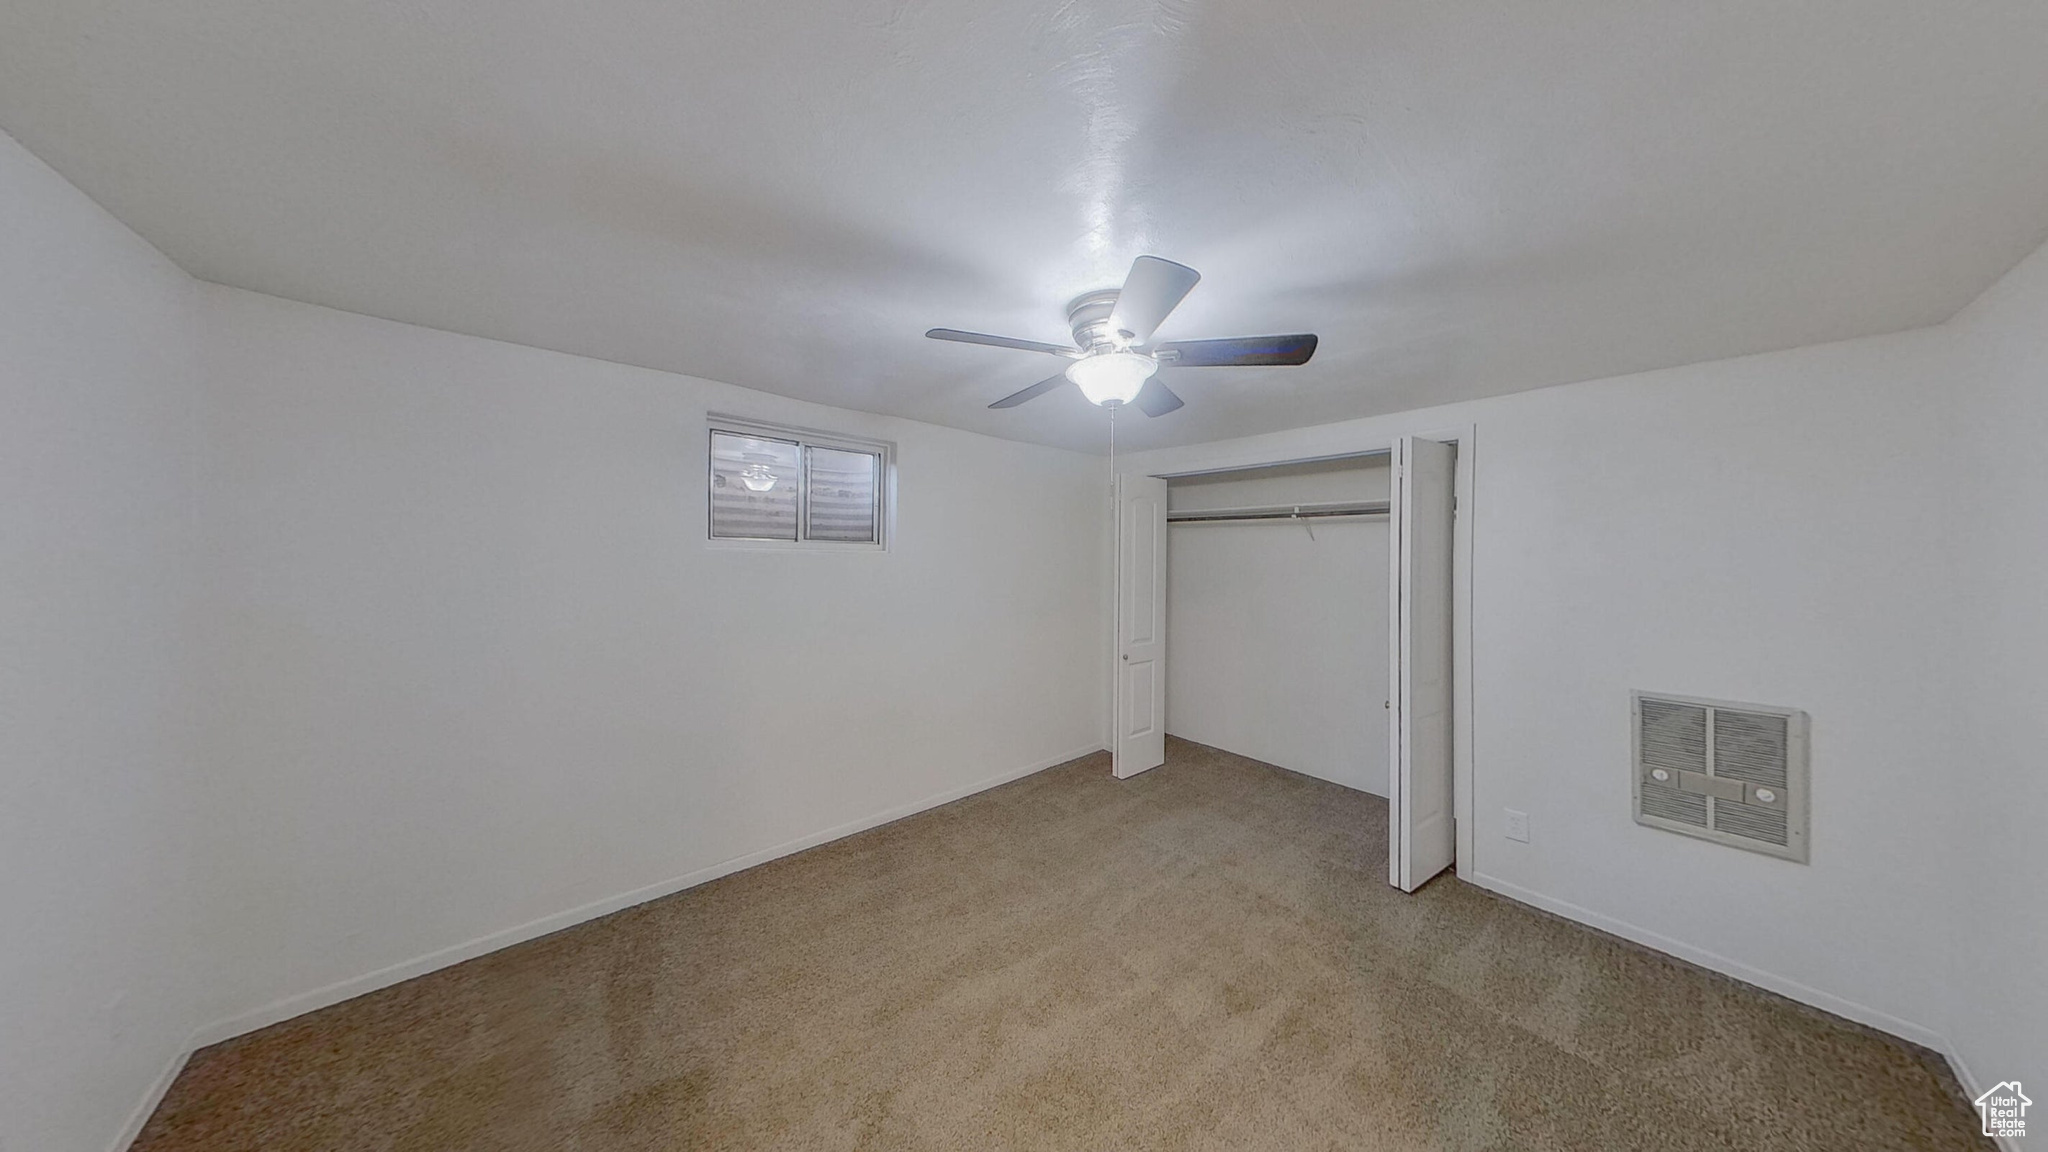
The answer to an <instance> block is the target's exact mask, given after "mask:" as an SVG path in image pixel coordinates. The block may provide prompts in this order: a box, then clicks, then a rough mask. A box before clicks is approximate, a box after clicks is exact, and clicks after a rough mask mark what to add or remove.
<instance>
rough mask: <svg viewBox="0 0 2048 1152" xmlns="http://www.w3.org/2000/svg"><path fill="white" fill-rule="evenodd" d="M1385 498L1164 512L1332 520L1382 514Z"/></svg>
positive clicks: (1219, 518) (1211, 517)
mask: <svg viewBox="0 0 2048 1152" xmlns="http://www.w3.org/2000/svg"><path fill="white" fill-rule="evenodd" d="M1388 508H1389V505H1388V503H1387V502H1386V501H1385V500H1367V501H1360V502H1353V503H1347V504H1269V505H1265V506H1262V507H1258V508H1202V509H1188V510H1185V511H1181V512H1168V513H1167V514H1166V522H1167V523H1169V524H1190V523H1210V524H1213V523H1220V522H1224V521H1230V520H1332V519H1336V518H1339V517H1351V516H1385V515H1386V514H1387V511H1388Z"/></svg>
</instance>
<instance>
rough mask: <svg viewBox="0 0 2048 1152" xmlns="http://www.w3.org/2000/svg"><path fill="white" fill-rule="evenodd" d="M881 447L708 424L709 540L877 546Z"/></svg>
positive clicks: (885, 479)
mask: <svg viewBox="0 0 2048 1152" xmlns="http://www.w3.org/2000/svg"><path fill="white" fill-rule="evenodd" d="M891 455H892V450H891V446H890V445H888V444H884V443H880V442H875V441H865V440H854V439H850V438H847V437H841V436H832V435H827V434H823V433H815V432H808V431H804V430H801V429H795V428H778V427H774V426H772V425H762V424H752V423H743V422H739V421H728V420H719V419H715V418H714V419H713V421H712V423H711V501H710V515H711V538H712V539H713V540H733V541H752V542H757V543H761V542H776V543H783V544H797V545H801V544H816V545H819V546H821V547H835V548H844V547H862V546H865V547H868V548H880V547H882V546H883V543H884V530H885V523H884V522H885V520H886V519H887V511H888V499H887V493H888V484H889V461H890V457H891Z"/></svg>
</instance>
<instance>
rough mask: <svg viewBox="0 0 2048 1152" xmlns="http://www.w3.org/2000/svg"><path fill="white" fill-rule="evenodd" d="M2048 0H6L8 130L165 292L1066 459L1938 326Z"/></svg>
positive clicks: (2013, 238)
mask: <svg viewBox="0 0 2048 1152" xmlns="http://www.w3.org/2000/svg"><path fill="white" fill-rule="evenodd" d="M2044 61H2048V3H2041V2H2040V0H2010V2H2000V0H1981V2H1980V0H1970V2H1968V3H1959V2H1931V0H1799V2H1797V3H1786V2H1785V0H1750V2H1736V0H1715V2H1712V3H1700V2H1698V0H1684V2H1674V3H1651V2H1645V0H1626V2H1614V3H1596V2H1587V0H1572V2H1554V3H1537V2H1532V0H1504V2H1500V3H1458V2H1449V0H1413V2H1401V3H1389V2H1359V0H1287V2H1284V3H1280V2H1274V0H1257V2H1255V0H1151V2H1139V0H1060V2H1058V3H1045V2H1028V3H1005V2H1001V0H983V2H981V3H972V4H970V3H952V2H943V0H832V2H826V0H776V2H764V0H682V2H667V3H658V2H655V0H599V2H597V3H567V2H559V3H537V2H534V0H509V2H499V3H488V4H479V3H475V2H473V0H320V2H318V3H314V2H311V0H9V2H8V3H7V4H6V5H5V6H4V7H0V126H4V127H5V128H6V129H7V130H8V131H10V132H12V133H13V134H15V135H16V136H17V137H18V138H19V139H20V140H21V141H22V142H23V143H25V144H26V145H28V146H29V147H30V148H31V149H32V150H34V151H35V152H36V153H37V154H38V155H40V156H42V157H43V158H45V159H46V160H48V161H49V162H50V163H51V164H53V165H54V166H55V167H56V168H58V169H59V170H60V171H62V172H63V173H64V174H65V175H67V176H69V177H70V178H71V179H72V180H74V181H75V182H77V183H78V184H79V185H80V186H82V187H83V188H84V189H85V190H86V191H87V192H89V193H91V194H92V195H93V196H94V197H96V198H97V199H98V200H99V201H100V202H101V203H103V204H105V205H106V206H107V207H108V208H110V209H111V210H112V211H113V212H114V213H115V214H116V215H118V216H120V217H121V218H122V219H123V220H125V221H127V222H128V223H129V224H131V225H132V226H134V227H135V228H136V229H137V230H138V231H140V232H141V233H142V234H143V235H144V236H146V237H148V238H149V239H150V240H151V241H153V242H155V243H156V244H157V245H159V246H160V247H162V248H163V249H164V250H165V251H166V252H168V253H169V254H170V255H171V256H172V257H173V258H174V259H176V260H178V261H179V262H180V263H181V264H183V265H184V266H185V267H186V268H187V269H189V270H190V271H192V272H193V273H194V274H196V275H198V276H200V277H203V278H205V279H209V280H216V281H220V282H222V283H226V284H234V285H239V286H241V287H245V288H253V289H256V290H259V291H263V292H271V293H275V294H277V295H280V296H287V297H292V298H294V299H299V300H307V301H312V302H315V303H320V304H327V305H332V306H334V307H337V308H345V309H351V310H354V311H358V312H367V313H371V314H374V315H379V316H388V317H392V318H396V319H400V320H406V321H411V322H414V323H418V324H425V325H430V326H433V327H437V328H447V329H452V330H454V331H458V332H469V333H474V334H477V335H481V336H490V337H496V338H499V339H504V340H512V341H517V342H520V343H524V344H533V345H539V346H542V347H547V348H555V349H561V350H564V351H569V352H577V353H582V354H585V355H590V356H598V357H604V358H607V359H611V360H619V361H625V362H627V363H633V364H642V365H648V366H652V367H658V368H666V369H672V370H675V371H679V372H686V373H691V374H694V375H699V376H708V377H713V378H716V379H720V380H727V381H731V382H733V383H736V384H744V385H748V386H750V387H755V388H761V389H766V390H768V391H771V392H781V393H785V394H788V395H792V396H800V397H803V398H805V399H811V400H819V401H824V402H826V403H831V404H839V405H844V406H848V407H853V408H861V409H868V410H872V411H877V412H889V413H895V414H899V415H904V416H911V417H916V418H919V419H924V420H930V421H934V422H937V423H941V424H950V425H955V426H958V427H962V428H971V429H976V430H979V431H985V432H991V433H994V434H996V435H1000V436H1008V437H1012V438H1016V439H1023V440H1034V441H1039V442H1043V443H1049V444H1061V445H1067V446H1072V447H1080V448H1085V449H1088V450H1093V451H1099V450H1100V449H1101V442H1102V414H1101V412H1100V411H1099V410H1096V409H1091V408H1089V407H1088V406H1087V405H1086V403H1085V402H1084V401H1082V400H1081V399H1080V397H1079V396H1078V394H1076V393H1075V391H1074V390H1072V389H1062V390H1060V391H1058V392H1055V393H1053V394H1052V395H1049V396H1047V397H1044V398H1042V399H1040V400H1037V401H1034V402H1033V403H1031V404H1028V405H1026V406H1024V407H1022V408H1018V409H1015V410H1011V411H1001V412H992V411H989V410H987V409H986V408H985V407H984V405H986V404H987V403H988V402H989V401H991V400H993V399H995V398H997V397H999V396H1002V395H1004V394H1005V393H1008V392H1011V391H1014V390H1016V389H1018V388H1021V387H1023V386H1024V385H1026V384H1029V383H1031V382H1033V381H1035V380H1037V379H1040V378H1041V377H1044V376H1047V375H1050V374H1051V373H1052V372H1053V371H1056V370H1057V368H1058V367H1059V366H1060V362H1059V361H1055V360H1052V359H1050V358H1046V357H1039V356H1034V355H1030V354H1026V353H1019V352H1005V351H999V350H995V349H989V348H977V347H965V346H951V345H943V344H939V343H936V342H932V341H927V340H925V339H923V338H922V335H921V334H922V333H923V331H924V330H925V329H926V328H927V327H931V326H933V325H946V326H952V327H958V328H970V329H980V330H984V331H991V332H999V333H1005V334H1012V335H1019V336H1026V337H1035V338H1039V339H1044V340H1049V341H1054V342H1065V341H1066V339H1067V337H1066V332H1065V325H1064V323H1063V319H1062V312H1061V308H1062V305H1063V304H1064V302H1065V301H1066V300H1067V299H1068V298H1069V297H1071V296H1073V295H1075V294H1076V293H1079V292H1081V291H1083V290H1086V289H1091V288H1097V287H1109V286H1114V285H1115V284H1116V283H1117V282H1118V281H1119V280H1120V279H1121V278H1122V274H1123V271H1124V269H1125V268H1126V266H1127V265H1128V264H1129V262H1130V260H1131V258H1132V257H1133V256H1134V255H1136V254H1138V253H1144V252H1151V253H1157V254H1159V255H1162V256H1165V257H1168V258H1170V259H1173V260H1177V261H1180V262H1182V263H1186V264H1191V265H1193V266H1194V267H1196V268H1198V269H1200V270H1201V271H1202V273H1203V274H1204V277H1205V279H1204V280H1203V282H1202V284H1201V286H1200V287H1198V288H1197V289H1196V290H1195V293H1194V295H1193V296H1191V297H1190V298H1189V300H1188V302H1187V303H1186V304H1185V305H1184V306H1183V307H1182V309H1181V311H1180V312H1179V313H1177V314H1176V315H1175V316H1174V317H1173V318H1172V319H1170V320H1169V321H1168V322H1167V325H1166V326H1165V327H1164V328H1163V329H1162V330H1161V332H1160V335H1161V337H1162V338H1169V339H1170V338H1185V337H1203V336H1229V335H1241V334H1256V333H1265V332H1282V331H1303V330H1306V331H1313V332H1317V333H1319V334H1321V336H1322V348H1321V351H1320V352H1319V353H1318V354H1317V356H1316V359H1315V361H1314V362H1313V363H1312V364H1310V365H1308V366H1307V367H1303V368H1265V369H1235V370H1226V369H1184V370H1181V371H1179V372H1176V373H1173V374H1172V375H1171V377H1170V381H1171V383H1172V385H1173V386H1174V387H1175V388H1176V389H1177V390H1178V391H1179V392H1180V393H1181V394H1182V395H1183V396H1184V397H1186V399H1187V402H1188V404H1187V407H1186V408H1184V409H1182V410H1180V411H1179V412H1176V413H1173V414H1171V415H1169V416H1166V417H1162V418H1160V419H1157V420H1150V421H1148V420H1144V419H1142V418H1138V417H1136V416H1135V415H1134V417H1133V418H1132V419H1130V420H1128V421H1120V422H1119V424H1120V427H1119V433H1120V439H1121V440H1122V441H1123V442H1124V443H1127V444H1130V445H1133V446H1140V447H1148V446H1155V445H1161V444H1177V443H1189V442H1194V441H1200V440H1208V439H1215V438H1219V437H1224V436H1231V435H1240V434H1245V433H1251V432H1259V431H1267V430H1272V429H1278V428H1285V427H1291V426H1297V425H1302V424H1311V423H1317V422H1321V421H1326V420H1332V419H1341V418H1346V417H1353V416H1362V415H1368V414H1372V413H1378V412H1386V411H1393V410H1398V409H1403V408H1412V407H1417V406H1421V405H1426V404H1432V403H1438V402H1443V401H1448V400H1454V399H1460V398H1466V397H1473V396H1482V395H1488V394H1495V393H1501V392H1509V391H1515V390H1519V389H1524V388H1533V387H1538V386H1541V385H1546V384H1553V383H1559V382H1562V381H1567V380H1575V379H1586V378H1590V377H1598V376H1604V375H1611V374H1615V373H1620V372H1626V371H1633V370H1637V369H1643V368H1649V367H1656V366H1662V365H1670V364H1678V363H1684V362H1689V361H1696V360H1704V359H1711V358H1715V357H1722V356H1730V355H1735V354H1740V353H1746V352H1754V351H1762V350H1766V349H1772V348H1780V347H1786V346H1790V345H1797V344H1806V343H1813V342H1817V341H1824V340H1830V339H1837V338H1842V337H1849V336H1856V335H1861V334H1866V333H1873V332H1880V331H1888V330H1894V329H1899V328H1904V327H1910V326H1914V325H1919V324H1925V323H1931V322H1935V321H1939V320H1941V319H1943V318H1945V317H1947V316H1948V315H1949V314H1950V313H1952V312H1953V311H1954V310H1955V309H1956V308H1958V307H1960V306H1961V305H1962V304H1963V303H1965V302H1967V301H1968V300H1969V299H1970V298H1971V297H1972V296H1973V295H1975V294H1976V293H1977V292H1978V291H1979V290H1981V289H1982V288H1983V287H1985V286H1986V285H1987V284H1988V283H1990V282H1991V281H1992V280H1993V279H1995V278H1996V277H1997V276H1998V275H1999V274H2000V273H2001V272H2003V271H2004V270H2005V269H2006V268H2008V267H2009V266H2011V265H2012V264H2013V263H2014V262H2016V261H2017V260H2018V259H2019V258H2020V257H2021V256H2023V255H2025V254H2026V253H2027V252H2028V251H2029V250H2031V249H2032V248H2033V247H2034V246H2036V245H2037V244H2038V243H2040V242H2041V241H2042V239H2043V238H2044V234H2048V65H2044V63H2043V62H2044Z"/></svg>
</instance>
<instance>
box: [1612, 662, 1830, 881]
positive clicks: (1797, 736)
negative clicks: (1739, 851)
mask: <svg viewBox="0 0 2048 1152" xmlns="http://www.w3.org/2000/svg"><path fill="white" fill-rule="evenodd" d="M1632 712H1633V714H1634V716H1633V721H1634V722H1633V725H1632V727H1633V728H1634V731H1635V813H1636V823H1638V824H1645V825H1648V826H1649V827H1652V828H1662V829H1664V830H1665V831H1668V832H1677V833H1680V834H1682V835H1686V836H1697V837H1699V838H1700V839H1702V840H1712V841H1713V842H1715V843H1716V844H1727V845H1730V846H1731V847H1735V848H1747V849H1749V850H1750V851H1752V852H1763V853H1766V854H1768V855H1771V856H1781V857H1783V858H1785V859H1787V860H1796V861H1798V862H1799V863H1801V864H1804V863H1806V802H1807V748H1806V726H1807V721H1806V713H1804V712H1801V711H1798V710H1797V709H1793V708H1774V707H1771V706H1769V705H1765V704H1735V703H1731V702H1729V701H1726V700H1703V699H1699V698H1698V697H1693V696H1667V695H1664V694H1662V693H1651V692H1637V693H1634V699H1633V708H1632Z"/></svg>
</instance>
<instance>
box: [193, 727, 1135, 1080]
mask: <svg viewBox="0 0 2048 1152" xmlns="http://www.w3.org/2000/svg"><path fill="white" fill-rule="evenodd" d="M1100 751H1102V747H1101V746H1100V745H1090V746H1089V747H1086V748H1082V749H1080V750H1078V751H1074V752H1067V753H1063V754H1061V755H1058V756H1054V757H1052V758H1051V759H1049V760H1041V761H1039V762H1038V763H1035V764H1029V765H1026V766H1024V767H1022V768H1014V769H1011V770H1010V771H1008V772H1003V773H1000V774H998V775H995V776H991V777H989V778H987V779H985V780H979V781H976V782H974V783H972V784H964V785H961V786H960V787H957V788H948V789H946V790H945V791H943V792H939V793H936V794H934V795H931V796H927V797H925V798H923V799H921V800H915V801H912V802H911V803H908V804H899V805H897V806H896V807H894V808H889V809H886V810H884V811H881V812H876V813H873V814H872V815H868V816H863V817H861V818H860V819H858V820H849V821H847V822H846V823H844V824H838V825H834V826H833V827H830V828H825V829H822V830H820V831H817V832H813V833H811V834H810V835H808V836H800V837H798V838H797V839H795V840H791V841H789V842H787V843H784V844H778V845H776V846H775V847H773V848H763V849H761V850H760V851H758V852H749V853H747V854H746V855H744V856H735V857H733V858H732V859H730V860H724V861H720V862H719V863H717V864H713V865H711V866H710V867H708V868H699V869H697V870H696V871H694V872H688V873H685V874H683V875H681V876H677V877H675V878H673V879H670V880H663V881H661V882H660V883H657V884H649V885H647V886H646V887H644V888H636V889H634V890H632V891H630V892H623V893H620V894H619V895H617V896H610V897H606V898H605V899H603V900H597V901H593V902H591V903H589V904H585V905H583V906H581V907H579V908H571V909H569V910H567V911H565V912H557V913H555V914H553V915H551V916H543V917H541V918H540V919H538V920H533V921H529V922H528V923H525V924H521V925H518V926H517V927H514V928H506V929H504V930H502V931H498V932H493V933H490V934H489V935H486V936H479V937H477V938H476V939H474V940H468V941H465V942H463V943H461V944H455V945H451V946H450V947H447V948H442V949H440V950H438V951H435V952H429V953H427V954H426V955H424V956H419V957H415V958H414V959H411V960H406V961H403V962H401V963H397V964H393V965H390V966H389V967H386V968H380V969H378V970H376V971H375V972H370V973H366V974H364V975H362V976H357V977H354V978H352V979H348V980H343V981H339V982H337V983H334V984H329V985H327V986H326V987H324V988H316V989H314V990H312V991H311V992H302V993H300V994H299V995H296V996H288V997H286V998H284V999H282V1000H276V1001H273V1002H271V1003H269V1004H265V1005H263V1006H262V1007H260V1008H255V1009H252V1010H250V1011H247V1012H243V1013H240V1014H239V1015H236V1016H231V1017H229V1018H227V1019H225V1020H220V1021H216V1022H215V1023H213V1024H210V1025H208V1026H206V1027H204V1028H201V1029H200V1030H199V1035H198V1038H197V1039H196V1040H195V1042H194V1044H193V1047H194V1048H204V1047H206V1046H208V1045H210V1044H218V1043H220V1042H221V1041H223V1040H229V1039H233V1038H234V1037H236V1036H240V1035H243V1034H245V1033H249V1032H254V1031H256V1030H257V1029H259V1028H268V1027H269V1026H271V1025H272V1024H277V1023H280V1022H282V1021H285V1020H289V1019H291V1018H292V1017H294V1016H303V1015H305V1014H306V1013H308V1012H313V1011H317V1010H319V1009H321V1008H325V1007H328V1006H329V1005H332V1004H339V1003H341V1002H342V1001H344V1000H352V999H354V998H355V997H357V996H361V995H363V994H364V993H366V992H375V991H376V990H378V989H379V988H388V987H390V986H391V985H393V984H398V983H402V982H404V981H406V980H410V979H412V978H413V977H415V976H424V975H426V974H427V973H429V972H432V971H435V970H437V969H440V968H446V967H449V966H450V965H454V964H460V963H462V962H463V961H465V960H474V959H476V958H477V957H478V956H483V955H487V954H489V953H492V952H496V951H498V950H499V949H500V948H509V947H511V946H512V945H514V944H522V943H525V942H526V941H528V940H532V939H536V938H538V937H541V936H545V935H547V934H548V933H550V932H559V931H561V930H562V929H564V928H568V927H572V926H574V925H577V924H581V923H583V922H584V921H586V920H595V919H597V918H598V917H600V916H609V915H611V914H612V913H614V912H617V911H620V910H622V909H625V908H631V907H632V906H633V905H635V904H645V903H646V902H647V901H649V900H658V899H660V898H661V897H663V896H668V895H672V894H674V893H677V892H681V891H682V890H684V889H685V888H694V887H696V886H697V885H699V884H705V883H709V882H710V881H713V880H716V879H718V878H719V877H721V876H729V875H731V874H732V873H734V872H738V871H740V870H741V869H744V868H751V867H753V866H754V865H756V864H765V863H767V862H768V861H770V860H773V859H776V858H777V857H780V856H787V855H789V854H790V853H792V852H801V851H803V850H804V849H806V848H815V847H817V846H818V845H820V844H824V843H828V842H830V841H833V840H837V839H840V838H841V837H844V836H851V835H853V834H854V833H856V832H865V831H867V830H868V829H870V828H874V827H877V826H879V825H882V824H887V823H889V822H890V821H892V820H901V819H902V818H903V817H905V816H913V815H916V814H917V813H919V812H923V811H926V810H928V809H932V808H936V807H938V806H939V805H941V804H950V803H952V802H953V801H955V800H959V799H961V798H962V797H966V796H972V795H974V794H975V793H977V792H985V791H987V790H989V789H990V788H994V787H997V786H999V785H1002V784H1008V783H1009V782H1010V781H1012V780H1021V779H1023V778H1024V777H1026V776H1029V775H1032V774H1033V773H1037V772H1043V771H1045V770H1046V769H1048V768H1052V767H1055V766H1057V765H1060V764H1065V763H1067V762H1069V761H1072V760H1078V759H1080V758H1081V757H1083V756H1089V755H1093V754H1094V753H1096V752H1100Z"/></svg>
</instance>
